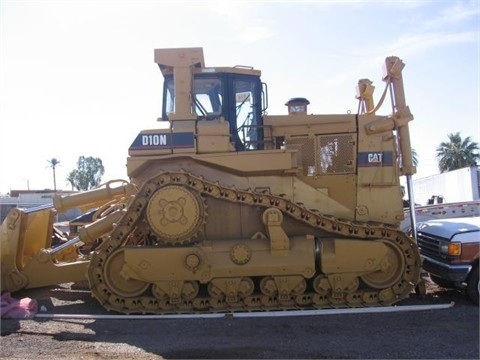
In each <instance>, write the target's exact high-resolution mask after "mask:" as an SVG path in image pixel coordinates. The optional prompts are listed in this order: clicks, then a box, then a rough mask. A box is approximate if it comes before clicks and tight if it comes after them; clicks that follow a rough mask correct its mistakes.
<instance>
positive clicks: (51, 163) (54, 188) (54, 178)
mask: <svg viewBox="0 0 480 360" xmlns="http://www.w3.org/2000/svg"><path fill="white" fill-rule="evenodd" d="M47 162H48V163H49V164H50V167H51V168H52V170H53V191H57V179H56V174H55V168H56V167H57V165H58V164H60V160H57V159H56V158H51V159H50V160H47Z"/></svg>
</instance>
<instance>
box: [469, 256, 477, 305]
mask: <svg viewBox="0 0 480 360" xmlns="http://www.w3.org/2000/svg"><path fill="white" fill-rule="evenodd" d="M478 277H479V274H478V265H476V266H474V267H473V269H472V272H471V273H470V276H469V277H468V280H467V294H468V296H469V298H470V299H471V300H472V301H473V302H474V303H475V304H477V305H478V297H479V292H480V284H479V282H478Z"/></svg>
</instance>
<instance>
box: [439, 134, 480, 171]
mask: <svg viewBox="0 0 480 360" xmlns="http://www.w3.org/2000/svg"><path fill="white" fill-rule="evenodd" d="M447 136H448V139H449V141H443V142H441V143H440V145H439V146H438V147H437V149H436V151H437V159H438V169H439V170H440V172H441V173H444V172H447V171H452V170H456V169H461V168H464V167H468V166H477V160H479V159H480V154H479V153H478V150H479V147H478V144H477V143H476V142H473V141H472V140H471V139H470V136H467V137H466V138H465V139H462V137H461V136H460V133H459V132H457V133H455V134H448V135H447Z"/></svg>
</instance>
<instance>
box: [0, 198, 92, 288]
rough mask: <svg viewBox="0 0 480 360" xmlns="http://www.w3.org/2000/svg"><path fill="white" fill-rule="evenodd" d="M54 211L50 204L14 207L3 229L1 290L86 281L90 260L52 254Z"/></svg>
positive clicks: (75, 256) (0, 233) (70, 255)
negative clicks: (49, 251)
mask: <svg viewBox="0 0 480 360" xmlns="http://www.w3.org/2000/svg"><path fill="white" fill-rule="evenodd" d="M55 214H56V212H55V210H54V209H53V207H52V206H51V205H46V206H40V207H36V208H31V209H19V208H16V209H12V210H11V211H10V212H9V214H8V215H7V217H6V218H5V220H4V222H3V224H2V226H1V229H0V230H1V231H0V245H1V247H0V249H1V274H2V275H1V291H2V292H4V291H9V292H14V291H18V290H20V289H26V288H34V287H41V286H48V285H54V284H59V283H64V282H76V281H82V280H85V279H86V277H85V274H86V269H87V266H88V263H89V261H88V260H82V259H81V258H80V257H79V256H77V255H76V254H71V253H70V254H69V255H68V256H65V254H63V257H64V258H69V259H70V260H69V261H62V262H59V261H57V259H58V258H59V257H60V256H55V257H53V256H51V255H50V254H49V253H48V252H47V251H46V249H50V248H51V245H52V235H53V222H54V218H55Z"/></svg>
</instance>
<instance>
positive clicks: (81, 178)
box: [67, 156, 105, 190]
mask: <svg viewBox="0 0 480 360" xmlns="http://www.w3.org/2000/svg"><path fill="white" fill-rule="evenodd" d="M104 173H105V169H104V167H103V164H102V160H101V159H99V158H94V157H91V156H89V157H85V156H80V157H79V158H78V161H77V168H76V169H75V170H72V171H71V172H70V174H68V177H67V181H68V182H69V183H70V185H72V189H73V188H75V189H77V190H89V189H92V188H95V187H97V186H98V185H100V181H101V180H102V175H103V174H104Z"/></svg>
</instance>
